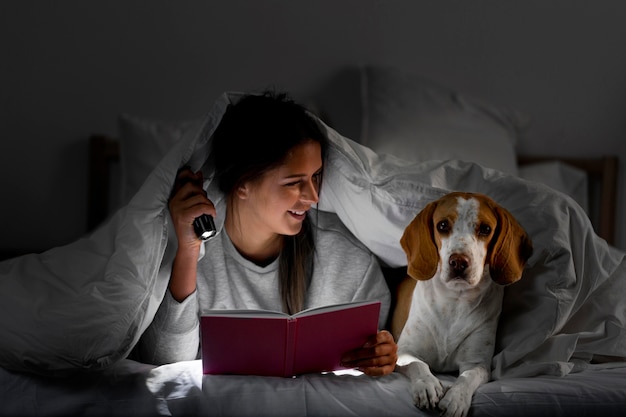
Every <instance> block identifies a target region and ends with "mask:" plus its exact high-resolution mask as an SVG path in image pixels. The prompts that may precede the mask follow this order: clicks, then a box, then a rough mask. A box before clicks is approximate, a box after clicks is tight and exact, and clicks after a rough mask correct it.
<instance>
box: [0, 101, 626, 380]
mask: <svg viewBox="0 0 626 417" xmlns="http://www.w3.org/2000/svg"><path fill="white" fill-rule="evenodd" d="M239 97H240V95H239V94H233V93H231V94H228V93H227V94H224V95H223V96H222V97H220V98H219V99H218V100H217V101H216V103H215V105H214V107H213V108H212V109H211V111H210V112H209V113H208V114H207V116H206V117H205V120H204V123H203V124H202V126H201V128H200V129H199V130H198V131H196V132H191V133H189V134H187V135H185V136H184V137H183V138H182V139H181V140H180V142H178V144H177V145H176V146H175V147H174V148H172V150H171V151H170V152H169V153H168V155H167V156H166V157H165V158H164V159H163V160H162V161H161V162H160V163H159V165H158V166H157V167H156V168H155V169H154V170H153V171H152V173H151V174H150V175H149V177H148V178H147V180H146V182H145V183H144V185H143V186H142V187H141V189H140V190H139V191H138V192H137V194H136V195H135V196H134V197H133V198H132V200H131V201H130V202H129V203H128V205H126V206H125V207H123V208H122V209H120V210H119V211H118V212H117V213H116V214H115V215H114V216H113V217H112V218H111V219H110V220H109V221H108V222H107V223H105V224H104V225H103V226H101V227H100V228H99V229H98V230H96V231H95V232H94V233H93V234H91V235H90V236H88V237H85V238H82V239H79V240H77V241H75V242H73V243H71V244H69V245H67V246H62V247H58V248H54V249H51V250H49V251H47V252H44V253H42V254H32V255H25V256H22V257H19V258H15V259H11V260H8V261H4V262H2V263H0V293H1V294H2V303H0V332H1V336H0V366H3V367H5V368H7V369H11V370H20V371H29V372H35V373H42V374H63V373H66V372H68V371H72V370H76V369H101V368H105V367H108V366H110V365H112V364H114V363H115V362H117V361H119V360H121V359H123V358H125V357H126V356H127V355H128V354H129V352H130V351H131V350H132V348H133V347H134V346H135V344H136V343H137V341H138V339H139V337H140V336H141V334H142V332H143V331H144V330H145V329H146V327H147V326H148V325H149V324H150V322H151V320H152V318H153V316H154V314H155V312H156V310H157V308H158V306H159V304H160V302H161V300H162V297H163V296H164V294H165V290H166V287H167V282H168V279H169V271H170V268H171V263H172V259H173V254H174V252H175V249H176V239H175V235H174V232H173V229H172V228H171V225H170V221H169V213H168V210H167V200H168V197H169V195H170V191H171V187H172V184H173V183H174V179H175V177H176V172H177V170H178V169H179V168H180V167H182V166H183V165H190V166H191V168H192V169H194V170H198V169H203V171H204V173H205V178H207V180H206V184H207V186H208V193H209V198H211V199H212V201H213V202H214V203H215V204H216V208H217V211H218V216H217V219H216V223H217V224H218V228H219V227H221V225H222V224H223V213H224V199H223V196H222V195H220V193H219V192H217V191H216V187H215V186H214V184H213V183H212V182H211V176H212V167H211V166H208V164H206V163H205V161H206V160H207V157H208V155H209V152H210V142H211V136H212V133H213V131H214V130H215V128H216V126H217V125H218V124H219V122H220V120H221V117H222V115H223V113H224V111H225V110H226V108H227V106H228V104H229V103H231V102H233V101H236V100H237V99H238V98H239ZM319 123H320V126H321V127H322V129H323V130H324V131H325V132H326V133H327V135H328V138H329V140H330V149H329V154H328V158H327V160H326V161H325V166H324V181H323V187H322V191H321V195H320V202H319V205H318V207H319V209H321V210H326V211H331V212H335V213H337V215H338V216H339V217H340V218H341V220H342V221H343V222H344V223H345V225H346V226H347V227H348V228H349V229H350V230H351V231H352V232H353V233H354V235H355V236H356V237H357V238H359V239H360V240H361V241H362V242H363V243H364V244H365V245H366V246H367V247H369V248H370V250H371V251H372V252H374V253H375V254H376V255H377V256H378V257H379V259H380V260H381V263H382V264H383V265H386V266H389V267H401V266H405V265H406V257H405V254H404V252H403V251H402V249H401V247H400V245H399V240H400V236H401V235H402V233H403V231H404V228H405V227H406V225H407V224H408V223H409V222H410V221H411V220H412V219H413V217H414V216H415V215H416V214H417V213H418V212H419V211H420V210H421V209H422V208H423V207H424V206H425V205H426V204H427V203H428V202H430V201H432V200H434V199H436V198H438V197H440V196H442V195H444V194H445V193H447V192H449V191H454V190H458V191H471V192H481V193H484V194H487V195H489V196H490V197H492V198H493V199H494V200H495V201H497V202H498V203H499V204H501V205H502V206H504V207H505V208H507V209H508V210H509V211H510V212H511V213H512V214H513V215H514V216H515V217H516V218H517V219H518V221H519V222H520V223H521V224H522V226H523V227H524V228H525V229H526V231H527V232H528V233H529V235H530V237H531V239H532V241H533V246H534V254H533V256H532V257H531V259H530V260H529V262H528V264H527V267H526V270H525V271H524V276H523V278H522V279H521V280H520V281H518V282H517V283H515V284H513V285H511V286H509V287H507V288H506V291H505V297H504V301H503V311H502V315H501V318H500V325H499V328H498V334H497V346H496V352H495V356H494V359H493V376H494V378H502V377H514V376H531V375H539V374H551V375H565V374H567V373H569V372H574V371H576V370H579V369H582V368H584V367H590V366H616V365H617V364H618V362H613V363H609V364H607V363H604V364H603V365H599V364H596V362H598V359H599V358H601V357H605V358H606V357H611V358H613V360H614V361H615V360H616V359H615V358H623V357H626V296H625V294H626V266H625V254H624V253H622V252H621V251H618V250H617V249H615V248H613V247H611V246H609V245H607V243H606V242H605V241H604V240H602V239H601V238H599V237H598V236H596V234H595V233H594V231H593V228H592V226H591V224H590V221H589V219H588V217H587V215H586V214H585V212H584V211H583V210H582V209H581V208H580V207H579V206H578V205H577V204H576V203H575V202H574V201H573V200H572V199H570V198H569V197H567V196H565V195H563V194H560V193H558V192H556V191H553V190H551V189H549V188H548V187H546V186H542V185H540V184H536V183H531V182H528V181H524V180H522V179H519V178H516V177H513V176H509V175H505V174H502V173H500V172H497V171H494V170H491V169H487V168H483V167H480V166H478V165H476V164H472V163H466V162H461V161H447V162H436V161H433V162H428V163H422V164H414V163H408V162H406V161H402V160H400V159H397V158H394V157H391V156H387V155H376V154H375V153H374V152H372V151H371V150H370V149H368V148H365V147H363V146H361V145H359V144H357V143H355V142H353V141H351V140H349V139H347V138H344V137H342V136H341V135H340V134H338V133H337V132H335V131H334V130H332V129H331V128H329V127H327V126H326V125H324V124H323V123H322V122H321V121H320V122H319ZM268 146H271V144H268ZM604 362H606V359H604ZM622 365H623V363H622Z"/></svg>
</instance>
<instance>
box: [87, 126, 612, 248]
mask: <svg viewBox="0 0 626 417" xmlns="http://www.w3.org/2000/svg"><path fill="white" fill-rule="evenodd" d="M119 157H120V147H119V142H118V141H117V140H116V139H113V138H109V137H106V136H102V135H93V136H91V138H90V139H89V190H88V206H87V227H88V230H93V229H94V228H95V227H96V226H98V225H99V224H100V223H101V222H102V221H103V220H104V219H105V218H106V216H107V215H108V214H109V213H108V210H109V195H110V190H111V183H110V182H111V174H110V167H111V165H112V164H113V163H116V162H118V161H119ZM545 161H560V162H563V163H566V164H568V165H571V166H574V167H576V168H579V169H581V170H583V171H585V172H586V173H587V177H588V179H589V187H590V192H589V196H590V197H592V198H593V197H594V196H597V197H596V198H597V199H598V201H597V207H598V213H597V216H596V217H597V221H596V224H595V225H594V227H595V228H596V232H597V233H598V235H599V236H600V237H602V238H603V239H605V240H606V241H607V242H608V243H610V244H614V243H615V213H616V205H617V169H618V160H617V157H615V156H604V157H599V158H560V157H552V156H540V157H536V156H532V157H530V156H520V157H519V158H518V163H519V165H520V166H523V165H527V164H531V163H537V162H545Z"/></svg>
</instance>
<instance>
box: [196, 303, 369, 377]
mask: <svg viewBox="0 0 626 417" xmlns="http://www.w3.org/2000/svg"><path fill="white" fill-rule="evenodd" d="M379 312H380V302H379V301H364V302H353V303H345V304H336V305H330V306H325V307H317V308H312V309H309V310H304V311H301V312H299V313H297V314H294V315H292V316H289V315H287V314H284V313H281V312H276V311H265V310H210V311H206V312H204V314H203V315H202V316H201V318H200V331H201V341H202V342H201V343H202V347H201V350H202V370H203V372H204V373H205V374H240V375H265V376H282V377H291V376H294V375H300V374H304V373H312V372H324V371H335V370H338V369H344V368H343V367H342V366H341V365H340V359H341V356H342V355H343V354H344V353H345V352H347V351H349V350H352V349H355V348H358V347H361V346H363V344H364V343H365V341H366V340H367V338H368V337H369V336H371V335H373V334H376V332H377V331H378V315H379Z"/></svg>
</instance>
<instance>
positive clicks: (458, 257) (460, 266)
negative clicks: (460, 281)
mask: <svg viewBox="0 0 626 417" xmlns="http://www.w3.org/2000/svg"><path fill="white" fill-rule="evenodd" d="M448 264H449V265H450V267H451V268H452V270H453V271H454V273H455V274H456V275H461V274H463V271H465V270H466V269H467V267H468V266H469V265H470V260H469V258H468V257H467V256H465V255H462V254H460V253H453V254H452V255H450V259H449V260H448Z"/></svg>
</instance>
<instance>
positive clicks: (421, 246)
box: [391, 192, 533, 416]
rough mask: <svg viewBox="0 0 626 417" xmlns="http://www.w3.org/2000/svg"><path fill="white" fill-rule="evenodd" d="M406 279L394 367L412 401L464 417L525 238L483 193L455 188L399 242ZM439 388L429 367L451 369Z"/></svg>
mask: <svg viewBox="0 0 626 417" xmlns="http://www.w3.org/2000/svg"><path fill="white" fill-rule="evenodd" d="M400 244H401V245H402V248H403V249H404V251H405V252H406V255H407V261H408V268H407V274H408V277H406V278H405V279H404V281H402V282H401V283H400V285H399V286H398V292H397V297H398V298H397V302H396V308H395V309H394V313H393V317H392V323H391V331H392V334H393V335H394V337H395V338H396V340H398V362H397V363H398V366H397V368H396V370H397V371H399V372H401V373H404V374H405V375H406V376H407V377H408V378H409V379H410V381H411V391H412V395H413V398H414V401H415V404H416V405H417V406H418V407H420V408H427V409H428V408H439V409H440V410H441V411H442V415H444V416H466V415H467V413H468V411H469V408H470V404H471V401H472V396H473V395H474V392H475V391H476V389H478V387H479V386H480V385H481V384H484V383H486V382H488V381H489V379H490V377H491V360H492V357H493V353H494V347H495V339H496V329H497V326H498V318H499V315H500V311H501V308H502V297H503V293H504V289H503V287H504V286H505V285H508V284H511V283H513V282H516V281H517V280H519V279H520V278H521V276H522V271H523V269H524V266H525V264H526V261H527V260H528V258H530V256H531V255H532V250H533V249H532V243H531V241H530V238H529V237H528V235H527V233H526V232H525V231H524V229H523V228H522V227H521V226H520V224H519V223H518V222H517V220H516V219H515V218H514V217H513V216H512V215H511V214H510V213H509V212H508V211H507V210H506V209H504V208H503V207H501V206H499V205H498V204H497V203H495V202H494V201H493V200H492V199H491V198H489V197H487V196H486V195H483V194H476V193H462V192H454V193H450V194H447V195H445V196H443V197H441V198H440V199H438V200H436V201H433V202H431V203H430V204H428V205H427V206H426V207H425V208H424V209H423V210H422V211H421V212H420V213H419V214H418V215H417V216H416V217H415V218H414V219H413V221H412V222H411V223H410V224H409V225H408V226H407V228H406V229H405V231H404V234H403V236H402V238H401V240H400ZM456 371H458V373H459V375H458V378H457V379H456V380H455V382H454V383H453V384H452V385H451V386H450V387H449V388H447V389H446V388H444V385H443V384H442V383H441V381H440V380H439V379H438V378H436V377H435V376H434V375H433V373H432V372H440V373H446V372H456Z"/></svg>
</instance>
